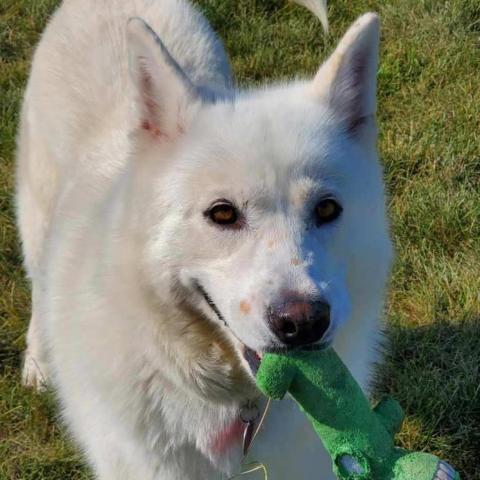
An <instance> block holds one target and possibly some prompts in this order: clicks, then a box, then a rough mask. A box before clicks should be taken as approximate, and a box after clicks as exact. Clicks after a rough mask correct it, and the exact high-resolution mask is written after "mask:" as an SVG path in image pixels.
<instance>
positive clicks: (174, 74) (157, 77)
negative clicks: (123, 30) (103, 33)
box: [127, 18, 201, 141]
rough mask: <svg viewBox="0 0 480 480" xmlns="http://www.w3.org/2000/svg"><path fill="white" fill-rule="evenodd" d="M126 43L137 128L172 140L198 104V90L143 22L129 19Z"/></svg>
mask: <svg viewBox="0 0 480 480" xmlns="http://www.w3.org/2000/svg"><path fill="white" fill-rule="evenodd" d="M127 44H128V53H129V69H130V75H131V77H132V80H133V85H134V90H135V101H136V105H137V109H138V114H139V122H140V125H139V127H141V128H142V130H143V131H145V132H147V133H148V134H150V135H151V136H152V137H155V138H156V139H158V140H161V141H171V140H174V139H175V138H176V137H177V136H178V135H179V134H180V133H182V132H183V131H184V130H185V129H186V128H187V127H188V124H189V122H190V119H191V117H192V116H193V115H194V112H195V111H196V109H197V107H198V105H199V104H200V103H201V98H200V95H199V93H198V89H197V88H196V86H195V85H194V84H193V83H192V82H191V81H190V79H189V78H188V76H187V75H186V74H185V72H184V71H183V70H182V68H181V67H180V66H179V65H178V63H177V62H176V61H175V60H174V59H173V57H172V56H171V55H170V53H169V52H168V50H167V48H166V47H165V45H164V44H163V43H162V41H161V40H160V38H159V37H158V35H157V34H156V33H155V32H154V31H153V30H152V29H151V28H150V26H149V25H148V24H147V23H146V22H145V21H143V20H142V19H140V18H131V19H130V20H129V22H128V25H127Z"/></svg>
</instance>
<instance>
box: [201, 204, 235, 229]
mask: <svg viewBox="0 0 480 480" xmlns="http://www.w3.org/2000/svg"><path fill="white" fill-rule="evenodd" d="M208 216H209V217H210V220H212V222H215V223H218V224H219V225H233V224H234V223H237V220H238V213H237V209H236V208H235V207H234V206H233V205H231V204H229V203H219V204H217V205H214V206H213V207H212V208H211V209H210V211H209V212H208Z"/></svg>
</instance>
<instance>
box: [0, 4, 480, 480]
mask: <svg viewBox="0 0 480 480" xmlns="http://www.w3.org/2000/svg"><path fill="white" fill-rule="evenodd" d="M57 3H58V1H57V0H2V3H1V5H0V92H1V93H0V292H1V297H0V480H7V479H8V480H11V479H22V480H27V479H32V480H33V479H36V480H38V479H47V478H48V479H49V480H54V479H63V480H64V479H79V480H80V479H87V478H90V476H89V473H88V472H87V470H86V469H85V467H84V466H83V465H82V461H81V457H80V455H79V454H78V453H77V451H76V450H75V449H74V447H72V445H71V444H70V442H69V441H68V439H67V438H66V437H65V434H64V431H63V429H62V427H61V426H60V425H59V422H57V421H56V413H55V412H56V409H55V403H54V401H53V399H52V398H51V395H49V394H42V395H37V394H34V393H32V392H29V391H27V390H25V389H23V388H22V387H21V386H20V383H19V376H20V364H21V353H22V350H23V348H24V345H25V330H26V327H27V321H28V318H29V292H28V284H27V282H26V281H25V279H24V275H23V272H22V268H21V254H20V250H19V246H18V240H17V237H16V231H15V226H14V218H13V217H14V208H13V201H12V193H13V170H14V167H13V165H14V161H13V157H14V149H15V130H16V127H17V122H18V111H19V104H20V100H21V95H22V91H23V88H24V86H25V81H26V78H27V74H28V68H29V63H30V59H31V55H32V50H33V47H34V45H35V43H36V42H37V40H38V38H39V34H40V33H41V31H42V29H43V27H44V25H45V22H46V21H47V19H48V16H49V15H50V14H51V12H52V11H53V9H54V8H55V6H56V4H57ZM197 3H198V4H199V5H200V6H201V7H202V9H203V10H204V11H205V13H206V15H207V17H208V18H209V19H210V20H211V22H212V24H213V26H214V28H215V29H216V30H217V31H218V32H219V33H220V35H221V36H222V37H223V38H224V39H225V43H226V46H227V49H228V51H229V53H230V55H231V57H232V62H233V66H234V69H235V72H236V74H237V78H238V79H239V83H240V84H241V85H252V84H256V83H259V82H264V81H265V80H273V79H279V78H288V77H292V76H296V75H303V74H313V72H314V71H315V70H316V68H317V67H318V65H319V63H320V61H321V59H322V58H324V57H325V55H326V54H327V52H328V51H330V50H331V48H332V47H333V45H334V44H335V42H336V41H337V40H338V38H339V36H340V35H341V34H342V32H344V30H345V28H346V26H347V25H348V24H349V23H350V22H351V21H352V20H353V19H354V18H355V16H356V15H358V14H360V13H363V12H365V11H367V10H376V11H378V12H379V13H380V14H381V17H382V21H383V30H382V31H383V34H382V37H383V38H382V61H381V66H380V72H379V120H380V150H381V153H382V157H383V160H384V163H385V176H386V182H387V185H388V190H389V195H390V196H389V208H390V214H391V218H392V231H393V236H394V238H395V242H396V250H397V262H396V266H395V269H394V275H393V280H392V288H391V293H390V297H389V302H388V306H387V316H388V332H387V333H388V336H389V337H390V339H391V349H390V350H389V352H388V354H387V359H386V363H385V365H384V366H382V367H381V368H380V372H379V376H378V379H377V391H378V393H383V392H390V393H392V394H394V395H395V396H396V397H397V398H398V399H399V400H400V401H401V403H402V404H403V405H404V407H405V409H406V411H407V414H408V415H407V421H406V423H405V425H404V428H403V430H402V432H401V434H400V435H399V441H400V442H401V443H402V444H403V445H404V446H406V447H408V448H412V449H421V450H423V449H424V450H428V451H432V452H434V453H436V454H438V455H440V456H442V457H443V458H445V459H447V460H449V461H450V462H452V463H453V464H454V465H456V466H457V467H458V468H459V470H460V471H461V473H462V475H463V478H465V479H469V480H480V465H479V462H478V456H479V453H478V452H479V445H480V366H479V364H480V361H479V360H480V322H479V320H480V297H479V292H480V274H479V272H480V188H479V187H480V114H479V105H480V88H479V85H480V3H479V2H478V0H449V1H445V2H438V1H437V0H395V1H394V0H390V1H387V0H376V1H374V0H357V1H354V2H352V1H350V0H332V1H331V2H330V3H331V6H330V15H329V16H330V21H331V35H330V36H328V37H324V36H323V35H322V34H321V32H320V27H319V23H318V22H317V21H316V20H314V19H313V18H312V17H311V15H310V14H309V13H308V12H305V11H303V10H302V9H301V8H299V7H296V6H294V5H290V4H286V3H285V2H284V1H283V0H263V1H260V0H259V1H255V0H199V1H198V2H197Z"/></svg>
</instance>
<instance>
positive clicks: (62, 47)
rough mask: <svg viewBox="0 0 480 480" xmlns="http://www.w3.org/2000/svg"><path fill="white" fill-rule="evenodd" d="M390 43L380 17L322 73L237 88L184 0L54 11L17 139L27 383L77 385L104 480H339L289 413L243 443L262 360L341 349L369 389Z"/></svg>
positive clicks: (217, 47)
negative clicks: (379, 96)
mask: <svg viewBox="0 0 480 480" xmlns="http://www.w3.org/2000/svg"><path fill="white" fill-rule="evenodd" d="M298 3H303V4H304V5H306V6H309V7H310V8H311V9H312V10H314V11H316V12H317V14H318V15H323V17H322V18H325V6H324V5H323V2H321V1H320V0H318V1H316V0H311V1H306V0H305V1H299V2H298ZM378 42H379V26H378V19H377V17H376V15H374V14H366V15H364V16H362V17H361V18H359V19H358V20H357V22H356V23H355V24H354V25H353V26H352V27H351V28H350V29H349V30H348V32H347V33H346V35H345V36H344V38H343V39H342V40H341V42H340V44H339V46H338V48H337V49H336V50H335V51H334V53H333V54H332V56H331V57H330V58H329V59H328V60H327V62H326V63H325V64H324V65H323V66H322V67H321V68H320V70H319V71H318V74H317V75H316V76H315V78H313V79H308V80H305V81H295V82H292V83H287V84H280V85H276V86H272V87H268V88H262V89H255V90H249V91H246V92H239V91H237V90H235V89H234V88H233V86H232V80H231V73H230V68H229V65H228V61H227V58H226V55H225V52H224V50H223V47H222V45H221V42H220V40H219V39H218V38H217V37H216V36H215V35H214V33H213V32H212V30H211V29H210V27H209V25H208V24H207V22H206V20H205V19H204V18H203V17H202V16H201V14H200V13H199V12H197V11H196V10H195V9H194V8H193V7H192V6H191V5H190V4H188V3H187V1H186V0H104V1H98V0H65V2H64V3H63V4H62V6H61V7H60V8H59V10H58V11H57V12H56V14H55V16H54V17H53V19H52V21H51V22H50V24H49V26H48V28H47V29H46V31H45V33H44V35H43V38H42V40H41V42H40V45H39V47H38V49H37V51H36V54H35V58H34V62H33V68H32V73H31V77H30V81H29V84H28V88H27V92H26V95H25V102H24V106H23V112H22V121H21V131H20V136H19V153H18V172H17V173H18V178H17V180H18V183H17V201H18V222H19V226H20V231H21V237H22V240H23V248H24V253H25V264H26V268H27V270H28V274H29V276H30V278H31V280H32V286H33V314H32V319H31V323H30V329H29V332H28V350H27V352H26V359H25V367H24V381H25V383H26V384H29V385H38V384H40V383H43V382H46V381H47V380H48V381H49V382H51V383H52V385H53V386H54V387H55V388H56V389H57V391H58V396H59V398H60V401H61V405H62V408H63V415H64V418H65V421H66V423H67V424H68V426H69V428H70V430H71V432H72V434H73V436H74V438H75V439H76V441H77V442H78V443H79V444H80V446H81V447H82V448H83V450H84V451H85V454H86V457H87V459H88V461H89V463H90V465H91V466H92V468H93V470H94V471H95V473H96V476H97V477H98V478H99V479H101V480H133V479H142V480H176V479H178V480H180V479H182V480H193V479H202V480H204V479H208V480H214V479H221V478H222V479H226V478H229V477H230V476H232V475H236V474H238V473H240V472H241V471H242V468H246V467H245V465H246V464H248V463H249V462H250V461H258V462H262V463H263V464H264V465H265V466H266V468H267V469H268V473H269V478H271V479H272V480H291V479H293V478H295V479H299V480H312V479H314V478H315V479H328V478H332V473H331V468H330V466H329V462H328V460H327V456H326V454H325V452H324V451H322V447H321V444H320V442H319V440H318V439H317V438H316V436H315V435H314V434H313V433H312V429H311V428H310V426H309V424H308V422H307V420H306V419H305V418H304V416H303V414H302V413H300V412H299V410H298V408H297V407H296V406H295V404H294V403H293V402H292V401H291V400H285V401H283V402H278V403H275V404H273V405H272V406H271V408H270V410H269V412H268V413H267V415H266V420H265V422H264V423H263V425H262V428H261V430H260V432H259V434H258V435H257V437H256V438H255V439H254V441H253V443H252V446H251V448H250V451H249V453H248V456H247V457H246V458H244V457H243V453H242V450H243V449H242V444H243V441H242V437H243V434H244V432H245V430H246V428H247V425H248V422H250V423H251V426H250V427H249V428H250V430H251V429H252V428H253V429H255V428H257V427H258V423H259V421H258V419H257V417H258V414H259V413H261V412H262V411H263V409H264V401H263V400H262V399H261V398H260V395H259V393H258V391H257V390H256V388H255V384H254V381H253V378H254V377H253V375H252V370H251V369H252V368H254V367H255V363H256V362H258V358H257V357H258V356H259V355H261V352H265V351H269V350H275V349H279V348H288V347H290V348H293V347H295V346H297V347H298V346H303V345H307V344H313V343H323V344H328V343H333V345H334V347H335V348H336V349H337V351H338V353H339V354H340V355H341V356H342V358H343V359H344V361H345V362H346V364H347V365H348V367H349V368H350V369H351V371H352V372H353V374H354V375H355V377H356V378H357V380H358V381H359V382H360V383H361V385H362V386H363V387H364V388H368V381H369V373H370V371H371V365H372V362H373V361H374V360H375V358H376V346H377V342H378V336H379V335H378V332H379V326H378V320H379V317H380V315H381V310H382V301H383V297H384V290H385V284H386V281H387V277H388V273H389V268H390V260H391V246H390V241H389V235H388V226H387V221H386V217H385V205H384V203H385V201H384V190H383V185H382V170H381V167H380V165H379V162H378V158H377V153H376V128H375V121H374V115H375V89H376V80H375V77H376V69H377V56H378ZM247 359H248V360H249V361H247ZM242 419H243V421H242ZM244 422H247V423H244ZM242 464H243V465H244V466H243V467H242ZM247 478H248V477H247ZM250 478H263V476H262V474H261V473H255V474H252V476H251V477H250Z"/></svg>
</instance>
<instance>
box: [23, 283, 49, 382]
mask: <svg viewBox="0 0 480 480" xmlns="http://www.w3.org/2000/svg"><path fill="white" fill-rule="evenodd" d="M37 290H38V287H35V286H34V287H33V295H32V297H33V301H32V317H31V319H30V325H29V327H28V333H27V349H26V351H25V357H24V363H23V371H22V382H23V384H24V385H25V386H27V387H32V388H35V389H36V390H42V389H43V388H45V386H46V385H47V384H48V371H47V351H46V346H45V343H44V341H43V338H42V334H41V327H40V322H41V321H42V319H41V313H40V309H39V308H38V306H37V305H36V303H37V302H36V299H35V297H36V294H37Z"/></svg>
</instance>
